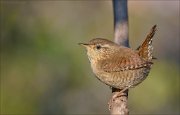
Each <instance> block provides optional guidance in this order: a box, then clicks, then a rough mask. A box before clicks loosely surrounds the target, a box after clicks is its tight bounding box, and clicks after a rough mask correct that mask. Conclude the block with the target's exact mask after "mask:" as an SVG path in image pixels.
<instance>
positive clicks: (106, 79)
mask: <svg viewBox="0 0 180 115" xmlns="http://www.w3.org/2000/svg"><path fill="white" fill-rule="evenodd" d="M155 31H156V25H154V26H153V27H152V29H151V31H150V33H149V34H148V35H147V37H146V39H145V41H144V42H143V44H142V45H141V46H139V47H138V49H137V50H132V49H130V48H128V47H124V46H120V45H118V44H115V43H114V42H112V41H109V40H106V39H102V38H95V39H92V40H90V41H89V43H79V44H80V45H82V46H85V48H86V49H87V55H88V58H89V61H90V63H91V68H92V70H93V73H94V74H95V75H96V77H97V78H98V79H99V80H100V81H102V82H103V83H105V84H107V85H108V86H111V87H114V88H117V89H128V88H130V87H134V86H136V85H138V84H139V83H141V82H142V81H143V80H144V79H145V78H146V77H147V76H148V74H149V72H150V69H151V66H152V64H153V63H152V59H153V56H152V51H153V47H152V37H153V36H154V34H155Z"/></svg>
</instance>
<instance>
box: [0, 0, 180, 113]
mask: <svg viewBox="0 0 180 115" xmlns="http://www.w3.org/2000/svg"><path fill="white" fill-rule="evenodd" d="M0 2H1V3H0V5H1V6H0V7H1V9H0V11H1V13H0V27H1V28H0V31H1V34H0V35H1V41H0V43H1V49H0V58H1V63H0V65H1V68H0V69H1V71H0V75H1V78H0V80H1V81H0V82H1V84H0V85H1V87H0V88H1V91H0V103H1V109H0V110H1V113H2V114H42V113H51V114H60V113H61V114H72V113H75V114H85V113H88V114H92V113H108V110H107V102H108V100H109V97H110V95H111V90H110V88H109V87H108V86H106V85H104V84H102V83H101V82H99V81H98V80H97V79H96V78H95V77H94V75H93V74H92V72H91V69H90V65H89V62H88V59H87V56H86V54H85V51H84V50H83V48H81V47H80V46H78V45H77V43H78V42H84V41H88V40H90V39H91V38H95V37H105V38H109V39H111V40H113V15H112V14H113V12H112V3H111V1H5V0H3V1H0ZM178 3H179V1H169V2H168V1H138V2H137V1H136V2H135V1H129V25H130V30H129V32H130V34H129V39H130V44H131V46H132V48H134V49H135V48H136V47H137V46H138V45H139V44H140V43H142V41H143V39H144V38H145V36H146V34H147V33H148V32H149V29H150V28H151V26H153V25H154V24H157V25H158V31H157V34H156V35H155V37H154V38H155V39H154V46H155V48H154V50H155V52H154V55H155V56H156V57H157V58H158V59H157V60H156V61H155V62H154V63H155V64H154V66H153V69H152V71H151V73H150V75H149V77H148V78H147V80H145V81H144V82H143V83H142V84H141V85H139V86H138V87H136V88H134V89H131V90H130V92H129V107H130V112H131V113H134V114H135V113H142V114H145V113H146V114H147V113H160V114H163V113H169V114H170V113H171V114H172V113H173V114H175V113H180V111H179V108H180V104H179V102H180V100H179V97H180V94H179V80H180V78H179V77H180V55H179V54H180V53H179V52H180V47H179V43H180V35H179V27H180V25H179V24H180V23H179V20H180V17H179V5H178Z"/></svg>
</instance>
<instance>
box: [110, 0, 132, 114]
mask: <svg viewBox="0 0 180 115" xmlns="http://www.w3.org/2000/svg"><path fill="white" fill-rule="evenodd" d="M113 9H114V10H113V11H114V42H115V43H117V44H119V45H123V46H126V47H129V40H128V8H127V0H113ZM120 91H121V90H120V89H116V88H112V97H111V99H110V102H109V110H110V113H111V115H112V114H113V115H114V114H118V115H128V114H129V110H128V106H127V102H128V90H126V91H124V92H123V93H120ZM117 95H118V97H117Z"/></svg>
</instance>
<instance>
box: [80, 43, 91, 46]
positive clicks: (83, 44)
mask: <svg viewBox="0 0 180 115" xmlns="http://www.w3.org/2000/svg"><path fill="white" fill-rule="evenodd" d="M78 44H79V45H81V46H84V47H87V46H88V45H89V44H87V43H78Z"/></svg>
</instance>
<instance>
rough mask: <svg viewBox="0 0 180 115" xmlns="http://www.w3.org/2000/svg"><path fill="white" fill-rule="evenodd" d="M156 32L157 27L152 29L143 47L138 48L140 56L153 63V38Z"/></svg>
mask: <svg viewBox="0 0 180 115" xmlns="http://www.w3.org/2000/svg"><path fill="white" fill-rule="evenodd" d="M155 32H156V25H154V26H153V27H152V28H151V31H150V33H149V34H148V35H147V37H146V39H145V41H144V42H143V44H142V45H141V46H139V47H138V49H137V50H138V54H139V55H140V56H141V57H142V58H143V59H145V60H147V61H151V60H152V59H153V55H152V52H153V46H152V38H153V36H154V34H155Z"/></svg>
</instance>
